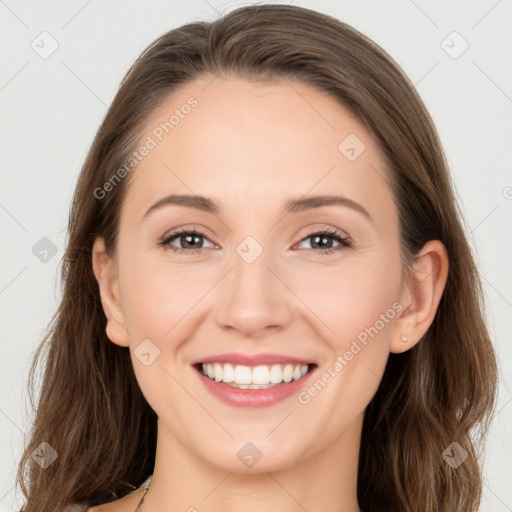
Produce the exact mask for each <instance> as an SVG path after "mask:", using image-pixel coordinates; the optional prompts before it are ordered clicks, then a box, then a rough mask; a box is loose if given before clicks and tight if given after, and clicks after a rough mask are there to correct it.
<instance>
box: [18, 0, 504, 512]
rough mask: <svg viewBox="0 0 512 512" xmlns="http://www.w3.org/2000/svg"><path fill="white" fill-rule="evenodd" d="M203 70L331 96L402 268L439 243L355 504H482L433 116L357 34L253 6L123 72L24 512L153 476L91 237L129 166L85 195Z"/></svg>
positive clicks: (487, 366) (481, 387)
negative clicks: (113, 181) (367, 151)
mask: <svg viewBox="0 0 512 512" xmlns="http://www.w3.org/2000/svg"><path fill="white" fill-rule="evenodd" d="M207 74H208V75H212V76H226V77H229V76H238V77H244V78H248V79H250V80H259V81H263V82H264V81H265V80H274V79H279V78H293V79H296V80H301V81H303V82H304V83H306V84H309V85H311V86H313V87H316V88H317V89H318V90H321V91H324V92H327V93H328V94H330V95H331V97H332V98H334V99H335V100H336V101H338V102H339V103H340V104H341V105H342V106H343V107H344V108H345V109H347V110H348V111H349V112H350V113H351V114H353V115H354V116H355V118H356V119H358V120H359V121H360V122H362V123H363V124H364V126H366V127H367V129H368V130H369V131H370V133H371V134H372V135H373V137H374V140H375V141H376V143H377V145H378V148H379V150H380V151H381V153H382V156H383V159H384V161H385V162H386V165H387V168H388V171H389V174H390V176H391V187H392V193H393V198H394V201H395V204H396V208H397V210H398V214H399V224H400V226H399V228H400V245H401V255H402V260H403V263H404V268H410V265H411V264H412V262H414V259H415V255H416V254H417V253H418V251H419V250H420V249H421V248H422V247H423V245H424V244H425V243H426V242H428V241H429V240H440V241H442V242H443V243H444V245H445V247H446V249H447V252H448V256H449V262H450V265H449V273H448V278H447V282H446V286H445V289H444V292H443V296H442V298H441V301H440V304H439V307H438V311H437V313H436V316H435V318H434V320H433V323H432V324H431V326H430V328H429V329H428V331H427V332H426V334H425V335H424V337H423V339H422V340H421V341H420V342H419V343H418V344H417V345H416V346H415V347H414V348H412V349H411V350H408V351H406V352H404V353H401V354H390V357H389V359H388V362H387V366H386V369H385V372H384V375H383V378H382V381H381V384H380V387H379V388H378V390H377V392H376V394H375V396H374V397H373V399H372V400H371V402H370V403H369V405H368V407H367V409H366V411H365V418H364V422H363V430H362V439H361V448H360V455H359V464H358V483H357V494H358V500H359V504H360V506H361V507H362V508H363V510H365V512H378V511H397V512H418V511H419V510H421V511H423V512H438V511H439V510H442V511H443V512H456V511H461V512H462V511H464V512H473V511H477V509H478V505H479V502H480V499H481V491H482V476H481V468H480V463H479V458H480V456H481V452H482V450H483V444H484V440H485V434H486V432H487V430H488V427H489V423H490V419H491V414H492V411H493V409H494V406H495V394H496V389H497V362H496V357H495V353H494V350H493V347H492V344H491V340H490V337H489V333H488V330H487V327H486V321H485V307H484V302H483V300H484V296H483V292H482V287H481V281H480V277H479V274H478V271H477V268H476V265H475V262H474V259H473V256H472V253H471V250H470V247H469V245H468V241H467V239H466V236H465V231H464V229H465V226H464V220H463V217H462V214H461V212H460V209H459V207H458V205H457V202H456V199H455V195H454V188H453V184H452V181H451V178H450V174H449V170H448V165H447V162H446V159H445V156H444V152H443V149H442V146H441V143H440V141H439V137H438V134H437V132H436V129H435V126H434V124H433V122H432V119H431V117H430V115H429V113H428V112H427V110H426V108H425V106H424V104H423V102H422V100H421V99H420V97H419V95H418V93H417V92H416V90H415V88H414V86H413V84H412V83H411V81H410V80H409V79H408V77H407V76H406V75H405V73H404V72H403V71H402V70H401V68H400V67H399V66H398V64H397V63H396V62H395V61H394V60H393V59H392V58H391V57H390V56H389V55H388V54H387V53H386V52H385V51H384V50H383V49H382V48H380V47H379V46H378V45H377V44H375V43H374V42H373V41H372V40H370V39H369V38H367V37H366V36H365V35H363V34H361V33H360V32H358V31H357V30H355V29H354V28H352V27H350V26H349V25H347V24H345V23H343V22H341V21H339V20H337V19H335V18H333V17H331V16H328V15H325V14H322V13H319V12H316V11H313V10H310V9H306V8H301V7H295V6H290V5H276V4H272V5H267V4H259V5H252V6H247V7H240V8H237V9H236V10H233V11H232V12H230V13H227V14H226V15H224V16H222V17H220V18H219V19H217V20H215V21H213V22H194V23H189V24H186V25H183V26H181V27H179V28H176V29H174V30H171V31H169V32H167V33H165V34H163V35H162V36H161V37H159V38H158V39H156V40H155V41H154V42H153V43H152V44H150V45H149V46H148V47H147V48H146V49H145V50H144V51H143V52H142V54H141V55H140V56H139V58H138V59H137V60H136V61H135V62H134V63H133V65H132V66H131V67H130V69H129V70H128V72H127V73H126V75H125V76H124V78H123V80H122V82H121V84H120V86H119V89H118V91H117V93H116V95H115V97H114V100H113V102H112V104H111V106H110V108H109V109H108V112H107V114H106V116H105V118H104V120H103V121H102V123H101V126H100V127H99V129H98V131H97V133H96V135H95V138H94V140H93V142H92V145H91V147H90V150H89V152H88V154H87V157H86V159H85V162H84V164H83V166H82V168H81V172H80V175H79V178H78V182H77V186H76V189H75V193H74V197H73V202H72V207H71V210H70V216H69V222H68V234H67V240H66V242H67V247H66V251H65V254H64V256H63V259H62V261H61V268H60V277H61V287H62V299H61V302H60V305H59V306H58V309H57V311H56V312H55V314H54V316H53V318H52V319H51V322H50V323H49V325H48V328H47V331H46V333H45V336H44V338H43V339H42V341H41V343H40V345H39V346H38V348H37V351H36V353H35V355H34V360H33V362H32V366H31V369H30V375H29V391H30V399H31V403H32V406H33V408H34V409H35V416H34V421H33V426H32V430H31V434H30V439H29V440H28V441H27V443H26V448H25V451H24V453H23V456H22V458H21V460H20V463H19V468H18V475H17V482H18V483H19V485H20V487H21V489H22V492H23V494H24V497H25V498H26V499H25V504H24V506H23V508H22V512H40V511H41V510H47V511H50V510H51V511H60V510H62V509H64V508H65V506H66V505H69V504H71V503H76V502H84V503H88V504H89V505H95V504H99V503H104V502H108V501H113V500H114V499H119V498H121V497H123V496H124V495H126V494H127V493H129V492H131V491H132V490H133V489H134V488H136V487H138V486H140V485H141V484H142V483H143V482H144V481H145V480H146V479H147V478H148V476H149V475H151V473H152V471H153V467H154V462H155V451H156V425H157V418H156V414H155V412H154V411H153V410H152V409H151V407H150V406H149V405H148V403H147V402H146V400H145V398H144V396H143V395H142V393H141V390H140V388H139V386H138V383H137V380H136V378H135V375H134V371H133V367H132V364H131V360H130V354H129V351H127V350H126V348H123V347H119V346H117V345H115V344H113V343H112V342H110V340H109V339H108V338H107V336H106V333H105V327H106V318H105V314H104V311H103V309H102V306H101V301H100V298H99V288H98V284H97V282H96V280H95V277H94V274H93V270H92V261H91V252H92V246H93V242H94V240H95V238H96V237H98V236H101V237H103V238H104V239H105V244H106V248H107V251H108V253H109V254H113V253H114V251H115V247H116V239H117V235H118V227H119V220H120V210H121V205H122V201H123V197H124V195H125V191H126V187H127V184H128V183H129V176H127V177H126V179H124V180H122V181H121V182H120V183H119V184H117V186H115V187H113V189H112V190H111V191H110V192H109V193H108V194H107V195H106V196H105V197H104V198H102V199H101V200H100V199H98V198H97V197H96V196H95V194H94V191H95V190H96V189H98V188H101V187H102V186H103V185H104V183H106V182H107V181H108V180H109V179H110V178H111V176H112V172H113V170H115V169H119V168H121V166H122V165H123V163H124V162H126V161H127V160H128V159H129V157H130V154H131V153H132V152H133V151H134V150H135V149H136V147H137V143H138V141H139V139H140V137H141V134H142V129H143V128H144V125H145V122H146V121H147V120H148V119H149V116H150V115H151V113H152V112H154V111H155V109H156V108H157V107H158V106H159V105H161V104H162V102H163V101H164V100H165V99H166V98H167V97H168V96H169V94H171V93H172V92H173V91H176V90H177V89H178V88H179V87H182V86H184V85H185V84H187V82H190V81H192V80H194V79H197V78H200V77H203V76H205V75H207ZM38 369H41V370H42V378H41V382H39V381H38ZM38 385H40V393H39V395H38V396H37V397H36V393H35V389H36V387H37V386H38ZM43 442H47V443H49V444H50V445H51V446H52V447H53V448H54V449H55V450H56V451H57V453H58V458H57V460H56V461H55V463H53V464H51V465H50V466H49V467H47V468H46V469H43V468H41V467H40V466H39V464H37V463H36V462H34V460H33V459H32V456H31V454H32V452H33V451H34V450H35V449H36V448H37V447H38V446H40V445H41V443H43ZM453 442H456V443H458V444H459V445H460V446H461V447H462V448H463V449H464V450H465V451H466V452H467V453H468V457H467V459H466V460H465V462H464V463H463V464H462V465H460V466H459V467H458V468H457V469H454V468H452V467H451V466H450V465H449V464H447V463H446V462H445V460H443V457H442V453H443V451H444V450H445V449H446V448H447V447H448V446H449V445H450V444H451V443H453Z"/></svg>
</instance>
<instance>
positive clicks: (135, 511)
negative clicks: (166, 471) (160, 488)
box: [134, 480, 151, 512]
mask: <svg viewBox="0 0 512 512" xmlns="http://www.w3.org/2000/svg"><path fill="white" fill-rule="evenodd" d="M150 485H151V480H150V481H149V483H148V485H147V486H146V490H145V491H144V494H143V495H142V498H141V499H140V501H139V504H138V505H137V508H136V509H135V510H134V512H140V511H141V510H142V505H143V503H144V498H145V497H146V494H147V493H148V491H149V486H150Z"/></svg>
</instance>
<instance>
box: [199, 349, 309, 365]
mask: <svg viewBox="0 0 512 512" xmlns="http://www.w3.org/2000/svg"><path fill="white" fill-rule="evenodd" d="M201 363H204V364H207V363H230V364H233V365H244V366H260V365H272V364H303V365H309V364H314V363H313V362H312V361H308V360H306V359H301V358H297V357H290V356H285V355H280V354H268V353H265V354H237V353H236V352H229V353H225V354H217V355H214V356H209V357H203V358H201V359H198V360H196V361H194V362H192V365H193V366H195V365H198V364H201Z"/></svg>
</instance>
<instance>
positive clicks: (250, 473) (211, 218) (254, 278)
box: [91, 77, 448, 512]
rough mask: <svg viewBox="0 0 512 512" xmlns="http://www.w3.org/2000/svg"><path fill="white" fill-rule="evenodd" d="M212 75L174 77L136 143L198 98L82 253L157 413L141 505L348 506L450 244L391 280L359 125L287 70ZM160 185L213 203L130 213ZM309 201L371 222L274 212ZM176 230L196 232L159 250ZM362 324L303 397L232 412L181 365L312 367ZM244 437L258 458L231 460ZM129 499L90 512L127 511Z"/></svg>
mask: <svg viewBox="0 0 512 512" xmlns="http://www.w3.org/2000/svg"><path fill="white" fill-rule="evenodd" d="M212 80H213V77H205V78H203V79H201V80H196V81H194V82H191V83H189V84H187V85H186V86H184V87H183V88H182V89H180V90H179V91H177V92H176V93H174V94H172V95H171V96H169V97H168V98H167V99H166V101H165V103H164V104H162V105H161V106H160V107H159V108H158V110H157V111H155V112H153V113H152V115H151V119H150V120H149V122H148V123H147V125H146V127H145V129H144V134H143V137H142V138H141V140H145V138H146V136H147V135H149V134H151V133H152V130H153V129H154V128H155V127H157V126H158V125H159V123H160V122H162V121H164V120H166V119H168V118H169V115H170V113H172V112H173V111H174V110H175V109H176V108H180V106H181V105H183V104H185V103H186V102H187V99H188V98H190V97H191V96H194V98H196V99H197V101H198V104H197V106H196V107H195V108H194V109H193V110H192V111H191V112H190V113H189V114H188V115H187V116H185V117H184V118H183V119H181V120H180V122H179V124H177V125H176V126H175V127H174V128H173V129H172V131H170V132H169V133H168V134H166V135H165V137H164V138H163V140H162V141H161V142H159V143H158V144H157V146H156V147H155V148H154V149H152V150H151V151H150V153H149V154H148V155H147V156H146V157H145V158H144V160H143V161H142V162H140V163H139V165H138V167H137V168H136V169H135V170H134V171H133V175H132V176H131V178H133V181H132V182H131V184H130V187H129V189H128V193H127V195H126V197H125V200H124V203H123V208H122V212H121V223H120V231H119V239H118V246H117V250H116V254H115V256H114V258H112V259H109V258H108V257H107V255H106V254H105V251H104V244H103V240H102V239H101V238H98V239H97V240H96V242H95V244H94V248H93V267H94V273H95V276H96V279H97V281H98V283H99V285H100V292H101V300H102V304H103V308H104V310H105V314H106V316H107V318H108V323H107V335H108V337H109V339H110V340H111V341H112V342H113V343H115V344H117V345H119V346H121V347H128V348H129V350H130V352H131V354H132V361H133V366H134V370H135V374H136V377H137V379H138V382H139V384H140V387H141V389H142V392H143V393H144V395H145V397H146V399H147V400H148V402H149V404H150V405H151V406H152V408H153V409H154V410H155V411H156V413H157V415H158V417H159V421H158V441H157V456H156V464H155V469H154V474H153V481H152V483H151V487H150V490H149V492H148V494H147V497H146V500H145V502H144V506H143V512H160V511H162V512H163V511H171V510H173V511H174V510H183V511H187V510H190V511H193V510H198V511H200V512H205V511H208V512H220V511H222V512H238V511H242V510H243V511H244V512H253V511H254V512H255V511H260V510H265V511H266V512H274V511H277V510H278V511H279V512H295V511H299V510H300V511H303V510H308V511H318V510H321V511H322V512H357V511H358V510H359V507H358V503H357V495H356V490H357V464H358V454H359V446H360V439H361V429H362V420H363V417H364V411H365V408H366V406H367V405H368V403H369V401H370V400H371V398H372V397H373V395H374V394H375V392H376V390H377V388H378V385H379V383H380V379H381V377H382V374H383V372H384V369H385V366H386V362H387V358H388V356H389V353H390V352H395V353H398V352H403V351H405V350H408V349H410V348H411V347H413V346H414V345H415V344H416V343H418V342H419V341H420V339H421V337H422V336H423V334H425V332H426V331H427V329H428V327H429V326H430V325H431V323H432V321H433V319H434V316H435V313H436V310H437V307H438V304H439V300H440V298H441V295H442V292H443V289H444V286H445V283H446V277H447V272H448V258H447V254H446V249H445V248H444V246H443V244H442V243H441V242H439V241H430V242H428V243H427V244H426V245H425V247H424V248H423V249H422V251H421V253H420V258H419V260H418V263H417V264H416V265H415V267H414V275H413V276H412V277H410V278H406V277H405V274H404V273H403V268H402V266H401V260H400V247H399V225H398V217H397V211H396V207H395V205H394V203H393V198H392V195H391V191H390V189H389V188H388V185H387V182H386V175H387V174H386V173H387V170H386V169H385V168H384V167H383V161H382V159H381V157H380V155H379V152H378V150H377V146H376V144H375V141H374V140H373V139H372V137H371V135H370V134H369V132H368V131H367V130H366V128H365V127H364V126H363V125H362V124H361V123H359V122H357V121H356V120H355V119H354V118H353V117H352V116H350V115H349V114H348V113H347V111H346V110H345V109H344V108H342V107H341V106H340V105H339V104H338V103H337V102H336V101H335V100H334V99H332V98H331V97H329V96H327V95H326V94H324V93H322V92H320V91H318V90H316V89H315V88H312V87H310V86H308V85H306V84H303V83H300V82H296V81H293V82H292V81H285V80H279V81H277V82H275V83H266V84H256V83H251V82H249V81H247V80H245V79H242V78H234V77H232V78H229V79H222V78H216V79H215V80H213V81H212ZM350 134H354V135H355V136H356V137H357V139H359V140H360V141H361V142H362V143H363V144H364V146H365V147H364V150H363V151H362V152H360V154H359V155H358V156H357V158H355V159H353V160H352V161H351V160H350V159H349V158H347V156H346V154H344V153H343V152H342V151H340V150H339V148H338V146H339V144H340V143H341V142H342V141H343V140H344V139H345V138H346V137H347V136H349V135H350ZM351 156H353V155H352V154H351ZM169 194H191V195H201V196H206V197H208V198H210V199H212V200H213V201H215V202H216V203H217V204H218V205H219V207H220V211H219V212H217V214H213V213H209V212H205V211H200V210H196V209H193V208H190V207H185V206H182V205H167V206H164V207H162V208H158V209H155V210H154V211H152V212H151V213H149V214H148V215H147V216H144V214H145V212H146V211H147V210H148V209H149V208H150V207H151V206H152V205H153V204H154V203H156V202H157V201H158V200H160V199H161V198H163V197H165V196H167V195H169ZM316 195H337V196H344V197H346V198H348V199H350V200H351V201H353V202H355V203H357V204H358V205H360V206H361V207H362V208H364V210H366V211H367V213H368V216H369V217H368V216H366V215H365V214H364V213H362V212H361V211H360V210H358V209H357V208H353V207H350V206H347V205H328V206H322V207H320V208H313V209H309V210H305V211H301V212H295V213H294V212H288V213H286V214H285V210H284V204H285V202H286V201H287V200H290V199H299V198H307V197H311V196H316ZM181 227H183V228H185V229H190V230H191V229H193V228H195V230H196V231H199V232H201V234H202V236H199V237H198V238H197V239H196V240H194V239H193V238H192V241H189V242H188V243H189V245H188V246H187V245H186V244H187V239H186V237H185V236H183V235H181V236H180V235H176V237H174V238H173V239H172V240H171V241H168V245H167V246H161V245H159V241H160V240H161V239H162V238H163V237H165V236H166V235H168V234H171V233H173V232H174V231H175V229H176V228H181ZM326 229H329V230H335V231H336V232H337V233H338V235H337V236H340V237H341V238H346V237H348V239H349V241H350V246H348V247H346V246H344V245H343V244H342V243H341V242H339V241H337V239H336V238H332V237H331V238H327V239H326V240H325V241H326V242H327V243H328V245H327V246H319V244H318V243H317V242H318V237H317V236H315V235H314V234H315V233H319V232H322V231H324V230H326ZM248 236H251V237H252V238H253V239H254V240H255V241H256V243H257V245H258V246H259V247H261V248H262V249H263V252H262V253H261V254H260V255H259V257H258V258H256V259H255V260H254V261H253V262H251V263H247V261H245V260H244V259H243V258H242V257H241V256H240V254H239V253H238V252H237V251H236V249H237V247H238V246H239V244H240V243H241V242H242V241H244V240H245V239H246V237H248ZM320 238H321V237H320ZM320 243H321V240H320ZM190 244H195V245H193V247H199V249H198V251H197V252H195V253H191V250H192V249H191V248H190ZM171 247H173V248H177V249H181V252H173V251H172V249H171ZM251 247H254V246H251ZM324 248H326V249H327V248H330V249H333V252H331V253H329V254H323V253H322V252H321V251H322V249H324ZM251 250H254V249H251ZM393 304H394V305H395V306H397V305H398V307H397V308H395V309H394V310H393ZM391 310H393V311H394V313H393V315H391V313H389V311H391ZM386 312H387V313H386ZM383 314H384V315H387V316H386V318H385V320H386V321H382V320H381V321H380V323H379V322H378V321H379V319H382V316H381V315H383ZM390 317H391V318H390ZM381 324H382V327H381ZM370 326H378V328H377V330H378V333H377V334H375V335H373V336H372V337H368V342H367V344H366V345H364V346H363V345H361V350H360V351H359V352H357V354H356V355H354V356H353V357H350V359H348V358H346V359H345V362H346V364H345V365H344V366H343V369H342V370H341V371H339V372H338V373H336V376H335V377H334V378H331V379H330V380H329V382H328V384H327V385H326V386H325V387H324V388H323V389H322V390H321V392H319V393H318V394H317V395H316V396H313V397H311V396H310V401H309V402H308V403H307V404H305V403H301V402H300V401H299V400H298V397H297V396H293V397H291V398H288V399H286V400H284V401H282V402H279V403H276V404H274V405H272V406H269V407H266V408H259V409H249V408H239V407H234V406H231V405H228V404H226V403H223V402H221V401H219V400H218V399H217V398H216V397H214V396H213V395H211V394H210V393H209V392H208V391H206V390H205V388H204V386H203V383H202V382H201V381H200V376H199V374H198V372H197V370H195V369H194V368H192V366H191V363H192V361H194V360H197V359H198V358H201V357H206V356H211V355H215V354H221V353H225V352H239V353H250V354H257V353H262V352H265V353H267V352H271V353H277V354H285V355H292V356H296V357H300V358H304V359H306V360H308V361H311V362H315V363H316V364H317V365H318V368H317V369H316V370H315V371H316V378H321V377H322V375H323V374H324V372H327V371H328V369H329V368H331V373H332V365H333V363H335V361H336V360H337V357H338V356H339V355H343V354H346V353H347V351H350V350H351V346H353V345H351V343H352V342H353V340H355V339H357V336H358V335H359V334H360V333H362V332H364V331H365V328H368V327H370ZM402 334H405V335H406V336H407V340H406V341H403V340H402V337H401V336H402ZM145 339H149V340H151V343H153V344H154V346H156V347H158V350H159V351H160V354H159V356H158V357H157V358H156V359H155V360H154V361H153V362H152V363H151V364H150V365H147V366H146V365H144V364H142V363H141V361H140V360H139V359H138V358H137V357H136V356H135V355H134V350H135V349H136V348H137V346H139V344H140V343H141V342H142V341H143V340H145ZM248 442H251V443H253V444H254V445H255V446H256V447H257V448H258V450H259V451H260V452H261V454H262V457H261V459H260V460H259V461H258V462H257V463H256V464H255V465H254V466H253V467H251V468H249V467H246V466H244V464H242V463H241V461H240V459H239V458H238V457H237V453H238V451H239V450H240V449H241V448H242V447H243V446H244V445H245V444H246V443H248ZM141 496H142V490H138V491H136V492H134V493H132V494H130V495H128V496H126V497H124V498H122V499H120V500H117V501H115V502H112V503H109V504H105V505H102V506H99V507H94V508H92V509H91V512H133V511H134V510H135V508H136V506H137V503H138V501H139V500H140V497H141Z"/></svg>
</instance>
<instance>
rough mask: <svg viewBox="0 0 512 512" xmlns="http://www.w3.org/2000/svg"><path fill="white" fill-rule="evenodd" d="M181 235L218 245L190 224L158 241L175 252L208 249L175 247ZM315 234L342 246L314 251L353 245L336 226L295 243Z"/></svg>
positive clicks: (315, 230)
mask: <svg viewBox="0 0 512 512" xmlns="http://www.w3.org/2000/svg"><path fill="white" fill-rule="evenodd" d="M180 235H195V236H198V237H200V238H203V239H205V240H208V241H209V242H210V243H211V244H213V245H216V244H215V243H214V242H212V241H211V240H210V238H209V237H208V236H207V235H206V234H205V233H204V232H203V231H201V230H199V229H196V227H195V225H192V226H191V227H189V226H181V227H179V228H176V229H174V230H171V232H170V233H168V234H166V235H164V236H163V237H162V238H161V239H160V240H159V242H158V245H159V246H163V247H164V248H166V247H169V248H170V250H171V251H173V252H184V253H189V254H193V253H197V252H198V251H202V250H203V249H207V247H199V248H193V249H185V248H182V247H174V246H171V245H170V242H171V240H173V239H175V238H177V237H179V236H180ZM313 235H326V236H328V237H330V238H334V239H337V241H338V243H339V244H340V246H338V247H335V248H328V249H308V251H312V252H319V253H325V252H337V251H338V250H340V248H347V247H350V246H352V239H351V237H350V236H349V235H347V234H346V233H345V232H344V231H341V230H340V229H338V228H334V227H323V228H322V227H315V228H310V229H309V230H308V231H307V232H306V233H305V234H303V235H302V236H301V238H300V239H299V241H298V242H296V243H295V244H294V245H297V244H301V243H302V242H304V241H305V240H307V239H308V238H310V237H312V236H313Z"/></svg>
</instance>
